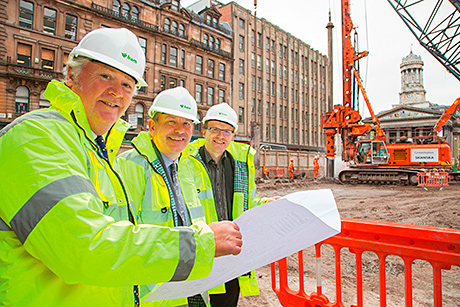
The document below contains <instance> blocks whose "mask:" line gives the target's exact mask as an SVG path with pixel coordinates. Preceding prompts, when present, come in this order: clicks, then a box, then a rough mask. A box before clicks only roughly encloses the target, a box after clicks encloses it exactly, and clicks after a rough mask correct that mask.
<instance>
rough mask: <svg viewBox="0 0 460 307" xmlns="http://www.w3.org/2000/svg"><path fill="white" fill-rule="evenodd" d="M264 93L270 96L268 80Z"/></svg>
mask: <svg viewBox="0 0 460 307" xmlns="http://www.w3.org/2000/svg"><path fill="white" fill-rule="evenodd" d="M265 91H266V93H267V95H270V80H267V81H266V85H265Z"/></svg>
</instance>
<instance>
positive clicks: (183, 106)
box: [179, 104, 192, 110]
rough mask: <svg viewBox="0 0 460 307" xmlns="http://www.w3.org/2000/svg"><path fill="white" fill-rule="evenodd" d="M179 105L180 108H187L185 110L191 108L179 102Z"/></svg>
mask: <svg viewBox="0 0 460 307" xmlns="http://www.w3.org/2000/svg"><path fill="white" fill-rule="evenodd" d="M179 107H181V108H182V109H187V110H191V109H192V108H190V107H189V106H186V105H185V104H181V105H179Z"/></svg>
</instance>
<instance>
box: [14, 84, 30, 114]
mask: <svg viewBox="0 0 460 307" xmlns="http://www.w3.org/2000/svg"><path fill="white" fill-rule="evenodd" d="M27 112H29V89H28V88H27V87H25V86H23V85H21V86H18V87H17V88H16V113H19V114H24V113H27Z"/></svg>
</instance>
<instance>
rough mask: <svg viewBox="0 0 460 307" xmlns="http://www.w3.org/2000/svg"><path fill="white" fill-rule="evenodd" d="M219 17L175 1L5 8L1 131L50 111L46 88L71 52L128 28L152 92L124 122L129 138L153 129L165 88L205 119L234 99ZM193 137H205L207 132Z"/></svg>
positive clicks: (72, 0)
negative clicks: (182, 95)
mask: <svg viewBox="0 0 460 307" xmlns="http://www.w3.org/2000/svg"><path fill="white" fill-rule="evenodd" d="M209 16H212V18H211V20H209ZM219 17H220V14H219V13H218V12H217V11H216V10H214V9H209V10H205V11H203V12H201V14H196V13H193V12H192V11H189V10H187V9H185V8H182V7H181V6H180V1H175V0H170V1H164V0H162V1H160V0H151V1H141V0H130V1H123V0H93V1H89V0H62V1H54V0H45V1H35V0H2V1H0V20H1V22H0V37H1V40H0V127H3V126H5V125H6V124H8V123H9V122H11V121H12V120H14V119H15V118H16V117H18V116H20V115H22V114H24V113H26V112H28V111H32V110H35V109H38V108H44V107H48V106H49V102H48V101H47V100H46V99H45V98H44V97H43V95H42V94H43V92H44V90H45V88H46V85H47V83H48V82H49V81H50V80H51V79H61V78H62V70H63V67H64V63H65V62H66V60H67V58H68V56H69V53H70V51H71V50H72V48H73V47H75V46H76V44H77V43H78V41H79V40H80V39H81V38H82V37H83V36H84V35H85V34H86V33H88V32H90V31H91V30H93V29H96V28H100V27H114V28H119V27H125V28H129V29H130V30H132V31H133V32H134V33H135V34H136V35H137V36H138V38H139V43H140V45H141V46H142V48H143V49H144V50H145V54H146V60H147V61H146V69H145V75H144V79H145V80H146V81H147V83H148V84H149V86H148V88H146V89H145V90H142V91H140V92H139V94H138V95H137V96H135V97H134V98H133V102H132V104H131V105H130V107H129V108H128V110H127V112H126V114H125V115H124V119H125V120H127V121H129V122H130V123H131V124H132V129H130V132H129V133H128V134H127V138H128V139H131V138H132V137H134V136H135V135H137V133H138V132H139V131H141V130H147V129H148V127H147V111H148V109H149V107H150V106H151V104H152V101H153V99H154V97H155V96H156V95H157V94H158V93H159V92H160V91H161V90H163V89H166V88H171V87H175V86H178V85H181V86H184V87H186V88H187V89H188V90H189V91H190V93H191V94H192V95H193V96H195V97H196V100H197V102H198V111H199V116H200V118H201V117H203V116H204V114H205V113H206V110H207V109H208V108H209V106H210V105H213V104H215V103H218V102H223V101H226V102H228V101H229V100H230V94H231V93H230V89H231V87H230V84H231V83H230V80H231V75H230V72H231V67H232V64H233V58H232V53H231V52H232V50H231V47H232V36H231V29H230V28H229V27H228V25H227V26H226V23H221V22H220V21H219ZM194 136H201V132H200V127H198V126H197V127H196V128H195V132H194Z"/></svg>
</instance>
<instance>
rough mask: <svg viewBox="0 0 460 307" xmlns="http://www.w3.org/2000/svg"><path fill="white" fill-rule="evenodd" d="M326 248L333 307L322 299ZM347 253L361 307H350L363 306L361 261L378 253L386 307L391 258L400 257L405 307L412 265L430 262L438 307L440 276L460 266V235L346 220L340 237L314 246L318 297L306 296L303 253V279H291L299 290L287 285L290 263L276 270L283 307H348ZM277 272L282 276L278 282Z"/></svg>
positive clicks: (276, 285)
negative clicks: (331, 265) (330, 252)
mask: <svg viewBox="0 0 460 307" xmlns="http://www.w3.org/2000/svg"><path fill="white" fill-rule="evenodd" d="M323 244H327V245H330V246H332V247H333V249H334V254H335V296H336V297H335V302H332V301H331V300H330V299H329V298H328V297H327V296H326V295H324V294H323V293H322V292H323V291H322V283H321V246H322V245H323ZM342 248H348V249H349V251H350V252H351V253H353V254H355V263H354V264H353V263H346V265H347V266H348V267H350V266H354V265H355V266H356V297H355V299H356V302H357V304H356V305H354V304H351V305H349V306H351V307H356V306H357V307H362V306H364V305H363V257H362V256H363V253H364V252H373V253H375V254H376V255H377V256H378V272H379V276H378V278H379V297H380V306H381V307H384V306H387V299H386V294H387V289H386V258H387V257H388V256H399V257H400V258H401V259H402V260H403V261H404V293H405V295H404V297H405V306H406V307H411V306H413V288H412V286H413V285H412V263H413V262H414V261H415V260H424V261H427V262H429V263H430V264H431V266H432V268H433V299H434V306H435V307H441V306H442V280H441V270H450V269H451V266H452V265H454V266H460V230H459V229H443V228H437V227H429V226H416V225H407V224H397V223H388V222H377V221H365V220H356V219H348V218H342V231H341V233H339V234H337V235H335V236H333V237H331V238H329V239H326V240H325V241H322V242H320V243H318V244H316V245H315V254H316V255H315V256H316V264H317V273H316V275H317V276H316V279H317V285H316V292H312V293H311V294H309V295H308V294H306V293H305V284H304V279H305V275H304V261H303V251H300V252H299V253H298V263H299V268H298V276H294V277H293V278H291V279H290V280H291V281H292V280H294V281H296V280H297V279H298V283H299V287H298V290H292V289H291V288H290V287H289V285H288V266H287V258H283V259H281V260H279V261H276V262H274V263H272V264H271V275H272V288H273V290H274V291H275V293H276V294H277V296H278V299H279V301H280V302H281V304H282V305H283V306H303V307H316V306H318V307H336V306H337V307H344V306H345V305H344V303H343V301H342V284H341V281H342V280H341V276H342V272H341V249H342ZM277 267H278V270H277ZM277 271H278V273H279V274H278V276H277ZM295 271H297V270H295ZM296 274H297V272H296ZM277 277H278V278H277ZM291 277H292V276H291ZM459 278H460V276H459ZM277 279H278V282H277ZM400 302H403V299H402V298H401V300H400ZM398 306H400V305H398Z"/></svg>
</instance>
